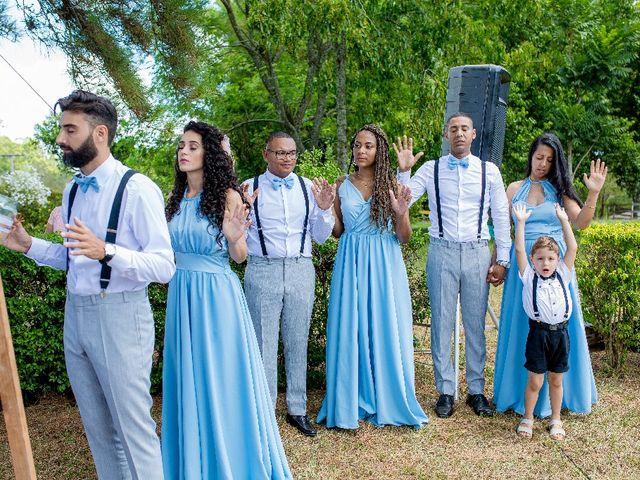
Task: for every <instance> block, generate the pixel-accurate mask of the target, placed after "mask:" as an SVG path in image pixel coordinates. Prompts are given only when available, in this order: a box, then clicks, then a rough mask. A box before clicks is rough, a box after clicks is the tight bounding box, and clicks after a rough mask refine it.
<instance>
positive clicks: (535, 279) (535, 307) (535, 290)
mask: <svg viewBox="0 0 640 480" xmlns="http://www.w3.org/2000/svg"><path fill="white" fill-rule="evenodd" d="M551 278H557V279H558V282H560V286H561V287H562V294H563V295H564V319H565V320H567V319H568V318H569V296H568V295H567V288H566V287H565V286H564V282H563V281H562V276H561V275H558V272H557V271H555V272H553V275H551ZM531 294H532V295H531V297H532V299H533V316H534V317H536V320H538V319H539V318H540V311H539V310H538V274H537V273H536V272H534V273H533V291H532V292H531Z"/></svg>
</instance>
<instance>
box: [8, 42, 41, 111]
mask: <svg viewBox="0 0 640 480" xmlns="http://www.w3.org/2000/svg"><path fill="white" fill-rule="evenodd" d="M0 58H2V60H4V61H5V62H6V63H7V65H9V68H11V70H13V71H14V72H16V75H18V76H19V77H20V78H21V79H22V81H23V82H24V83H26V84H27V86H28V87H29V88H30V89H31V90H33V93H35V94H36V95H37V96H38V97H40V100H42V101H43V102H44V103H45V104H46V105H47V107H49V109H50V110H51V111H52V112H53V107H52V106H51V105H49V102H47V101H46V100H45V99H44V98H43V97H42V95H40V94H39V93H38V91H37V90H36V89H35V88H33V86H32V85H31V84H30V83H29V81H28V80H27V79H26V78H24V77H23V76H22V75H21V74H20V72H19V71H18V70H16V69H15V67H14V66H13V65H11V63H10V62H9V60H7V59H6V58H5V57H4V55H2V54H1V53H0Z"/></svg>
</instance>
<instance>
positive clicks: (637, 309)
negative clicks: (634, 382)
mask: <svg viewBox="0 0 640 480" xmlns="http://www.w3.org/2000/svg"><path fill="white" fill-rule="evenodd" d="M576 271H577V275H578V285H579V287H580V292H581V294H582V309H583V313H584V317H585V320H586V321H588V322H590V323H591V324H592V325H593V328H594V330H595V331H596V332H597V333H598V334H600V335H601V336H602V337H603V338H604V340H605V346H606V357H607V362H608V364H609V366H610V367H611V368H612V369H614V370H619V369H621V368H622V367H623V366H624V363H625V358H626V355H627V352H628V351H629V350H630V349H634V350H637V349H638V348H640V223H638V222H629V223H612V224H595V225H592V226H591V227H589V228H588V229H586V230H584V231H583V232H582V233H581V235H580V249H579V255H578V259H577V262H576Z"/></svg>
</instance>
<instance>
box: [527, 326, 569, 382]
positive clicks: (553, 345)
mask: <svg viewBox="0 0 640 480" xmlns="http://www.w3.org/2000/svg"><path fill="white" fill-rule="evenodd" d="M552 328H553V330H552ZM524 356H525V358H526V360H527V361H526V362H525V364H524V368H526V369H527V370H529V371H530V372H532V373H546V372H553V373H564V372H567V371H568V370H569V332H568V331H567V322H566V321H565V322H563V323H562V324H559V325H549V324H548V323H544V322H537V321H535V320H529V335H528V336H527V347H526V349H525V352H524Z"/></svg>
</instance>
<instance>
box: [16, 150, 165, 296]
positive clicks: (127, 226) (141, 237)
mask: <svg viewBox="0 0 640 480" xmlns="http://www.w3.org/2000/svg"><path fill="white" fill-rule="evenodd" d="M127 170H128V168H127V167H125V166H124V165H123V164H122V163H121V162H119V161H118V160H116V159H115V158H113V156H109V158H108V159H107V160H106V161H105V162H104V163H103V164H102V165H100V166H99V167H98V168H96V169H95V171H94V172H93V173H92V174H91V175H90V176H93V177H96V179H97V181H98V185H99V186H100V191H99V192H96V191H95V190H94V189H93V188H92V187H89V189H88V190H87V191H86V192H83V191H82V189H81V188H78V190H77V192H76V197H75V200H74V202H73V207H72V212H71V221H69V216H68V213H67V208H68V205H69V191H70V190H71V186H72V185H73V182H69V184H68V185H67V187H66V188H65V190H64V193H63V195H62V219H63V221H64V222H65V223H73V218H75V217H78V218H79V219H80V220H81V221H82V222H83V223H84V224H85V225H86V226H87V228H88V229H89V230H91V231H92V232H93V233H94V234H95V235H96V236H97V237H98V238H102V239H104V238H105V236H106V231H107V224H108V223H109V214H110V213H111V206H112V204H113V199H114V197H115V194H116V190H117V189H118V185H119V184H120V180H121V179H122V176H123V175H124V174H125V172H126V171H127ZM32 240H33V243H32V244H31V248H30V249H29V251H28V252H27V254H26V255H27V256H28V257H29V258H31V259H33V260H35V261H36V262H37V263H39V264H40V265H47V266H49V267H53V268H57V269H59V270H65V269H66V268H67V248H65V247H63V246H62V245H60V244H56V243H51V242H48V241H45V240H42V239H39V238H33V239H32ZM115 244H116V255H115V257H113V259H112V260H111V261H110V262H109V266H110V267H111V269H112V270H111V280H110V282H109V286H108V287H107V293H109V292H124V291H135V290H142V289H143V288H145V287H146V286H147V285H148V284H149V283H150V282H159V283H167V282H168V281H169V280H170V279H171V277H172V276H173V273H174V272H175V264H174V261H173V250H172V248H171V240H170V239H169V229H168V228H167V222H166V220H165V216H164V200H163V198H162V193H161V192H160V189H159V188H158V186H157V185H156V184H155V183H153V182H152V181H151V180H150V179H149V178H148V177H145V176H144V175H142V174H140V173H136V174H135V175H134V176H132V177H131V179H130V180H129V183H127V187H126V189H125V191H124V195H123V197H122V205H121V208H120V220H119V222H118V233H117V236H116V242H115ZM101 269H102V264H100V262H98V261H97V260H92V259H90V258H88V257H85V256H84V255H78V256H75V255H69V271H68V273H67V288H68V290H69V292H70V293H72V294H75V295H95V294H98V293H100V292H101V289H100V271H101Z"/></svg>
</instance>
